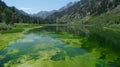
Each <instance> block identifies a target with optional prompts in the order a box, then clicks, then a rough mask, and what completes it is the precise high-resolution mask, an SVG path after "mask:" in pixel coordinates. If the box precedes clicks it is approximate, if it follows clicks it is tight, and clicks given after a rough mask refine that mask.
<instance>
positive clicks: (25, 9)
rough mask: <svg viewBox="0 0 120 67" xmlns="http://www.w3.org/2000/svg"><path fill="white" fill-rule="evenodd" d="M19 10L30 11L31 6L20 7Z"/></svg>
mask: <svg viewBox="0 0 120 67" xmlns="http://www.w3.org/2000/svg"><path fill="white" fill-rule="evenodd" d="M20 10H24V11H30V10H33V8H26V7H21V8H20Z"/></svg>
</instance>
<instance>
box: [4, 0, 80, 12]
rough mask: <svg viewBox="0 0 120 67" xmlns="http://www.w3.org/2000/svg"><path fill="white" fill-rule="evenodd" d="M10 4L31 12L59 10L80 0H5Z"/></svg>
mask: <svg viewBox="0 0 120 67" xmlns="http://www.w3.org/2000/svg"><path fill="white" fill-rule="evenodd" d="M3 1H4V2H5V3H6V4H7V5H8V6H15V7H16V8H18V9H20V10H23V11H25V12H27V13H29V14H34V13H37V12H39V11H51V10H57V9H60V8H61V7H63V6H65V5H66V4H68V3H69V2H74V1H79V0H3Z"/></svg>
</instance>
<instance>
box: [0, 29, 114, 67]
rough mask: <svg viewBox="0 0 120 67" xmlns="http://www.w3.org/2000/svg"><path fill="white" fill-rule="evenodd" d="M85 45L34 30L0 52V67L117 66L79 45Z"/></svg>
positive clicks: (73, 39) (63, 36) (56, 34)
mask: <svg viewBox="0 0 120 67" xmlns="http://www.w3.org/2000/svg"><path fill="white" fill-rule="evenodd" d="M66 40H67V41H68V43H67V42H65V41H66ZM70 41H71V42H70ZM76 41H77V42H76ZM81 42H82V41H81V39H80V38H78V37H75V36H72V35H70V34H67V33H62V34H61V33H56V32H53V31H52V32H50V31H46V30H45V29H43V30H39V29H34V30H32V31H29V32H28V33H26V34H25V35H24V36H23V37H21V38H19V39H18V40H16V41H15V42H10V44H9V45H8V46H7V47H6V48H4V49H3V50H2V51H0V67H115V66H112V65H110V64H109V63H107V62H106V61H105V60H103V59H100V58H98V57H96V56H94V55H93V54H92V53H90V52H88V51H87V50H86V49H84V48H82V47H80V46H76V45H81Z"/></svg>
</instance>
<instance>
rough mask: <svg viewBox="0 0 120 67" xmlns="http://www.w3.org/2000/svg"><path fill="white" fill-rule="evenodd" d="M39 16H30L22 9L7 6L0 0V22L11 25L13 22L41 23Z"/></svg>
mask: <svg viewBox="0 0 120 67" xmlns="http://www.w3.org/2000/svg"><path fill="white" fill-rule="evenodd" d="M41 22H43V20H42V19H41V18H36V17H30V16H29V15H28V14H27V13H25V12H24V11H21V10H18V9H17V8H15V7H9V6H7V5H6V4H5V3H4V2H3V1H1V0H0V23H5V24H7V25H8V24H10V25H13V24H14V23H35V24H36V23H37V24H39V23H41Z"/></svg>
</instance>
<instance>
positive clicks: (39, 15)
mask: <svg viewBox="0 0 120 67" xmlns="http://www.w3.org/2000/svg"><path fill="white" fill-rule="evenodd" d="M54 12H56V10H52V11H40V12H38V13H37V14H34V15H32V16H34V17H41V18H43V19H45V18H46V17H48V16H49V15H51V14H53V13H54Z"/></svg>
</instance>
